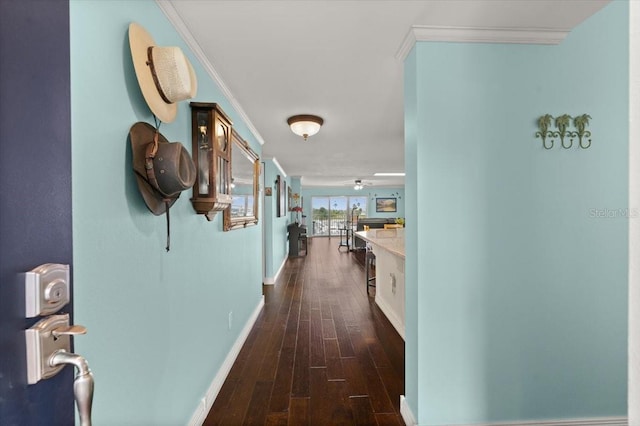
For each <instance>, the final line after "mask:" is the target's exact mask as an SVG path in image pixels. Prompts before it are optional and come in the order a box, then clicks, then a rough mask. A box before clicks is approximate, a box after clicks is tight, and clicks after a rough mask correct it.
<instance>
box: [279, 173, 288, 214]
mask: <svg viewBox="0 0 640 426" xmlns="http://www.w3.org/2000/svg"><path fill="white" fill-rule="evenodd" d="M276 190H277V191H278V193H277V197H278V203H277V205H276V207H277V208H276V217H283V216H285V215H286V212H287V181H286V180H284V179H283V178H282V176H280V175H278V176H277V177H276Z"/></svg>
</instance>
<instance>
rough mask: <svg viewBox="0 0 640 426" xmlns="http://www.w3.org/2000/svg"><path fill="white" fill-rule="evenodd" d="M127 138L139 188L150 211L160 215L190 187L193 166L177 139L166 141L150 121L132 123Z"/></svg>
mask: <svg viewBox="0 0 640 426" xmlns="http://www.w3.org/2000/svg"><path fill="white" fill-rule="evenodd" d="M129 137H130V139H131V150H132V153H133V170H134V171H135V174H136V180H137V181H138V190H139V191H140V194H142V198H144V202H145V203H146V205H147V207H148V208H149V210H151V212H152V213H153V214H155V215H156V216H159V215H161V214H163V213H165V212H166V211H167V209H168V208H169V207H171V206H172V205H173V204H174V203H175V202H176V200H177V199H178V197H179V196H180V192H182V191H184V190H185V189H189V188H191V187H192V186H193V184H194V182H195V180H196V168H195V166H194V164H193V161H192V160H191V155H189V153H188V152H187V150H186V149H185V147H184V146H183V145H182V144H181V143H180V142H169V141H167V139H166V138H165V137H164V136H163V135H162V133H160V132H158V131H156V129H155V128H154V127H153V126H151V125H150V124H147V123H143V122H138V123H136V124H134V125H133V126H132V127H131V130H129ZM156 141H157V142H156Z"/></svg>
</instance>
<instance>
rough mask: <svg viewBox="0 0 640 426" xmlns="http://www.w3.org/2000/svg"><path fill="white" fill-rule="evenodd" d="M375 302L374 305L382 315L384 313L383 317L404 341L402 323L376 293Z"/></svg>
mask: <svg viewBox="0 0 640 426" xmlns="http://www.w3.org/2000/svg"><path fill="white" fill-rule="evenodd" d="M375 301H376V305H378V307H379V308H380V310H381V311H382V313H384V315H385V316H386V317H387V319H388V320H389V322H390V323H391V325H392V326H393V328H395V329H396V331H397V332H398V334H399V335H400V337H402V340H404V323H403V322H402V320H401V319H400V318H398V316H397V315H396V313H395V312H394V311H393V309H391V307H390V306H389V305H388V304H387V303H386V302H385V301H384V299H382V298H381V297H378V294H377V293H376V298H375Z"/></svg>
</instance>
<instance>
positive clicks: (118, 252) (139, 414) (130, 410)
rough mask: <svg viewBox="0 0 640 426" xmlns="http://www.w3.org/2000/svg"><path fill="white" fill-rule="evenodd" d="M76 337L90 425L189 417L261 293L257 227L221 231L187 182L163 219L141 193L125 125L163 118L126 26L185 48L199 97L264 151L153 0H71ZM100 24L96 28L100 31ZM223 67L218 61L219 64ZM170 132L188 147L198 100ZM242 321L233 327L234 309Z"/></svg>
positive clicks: (167, 127)
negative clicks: (90, 379) (200, 210)
mask: <svg viewBox="0 0 640 426" xmlns="http://www.w3.org/2000/svg"><path fill="white" fill-rule="evenodd" d="M70 13H71V79H72V85H71V91H72V156H73V157H72V159H73V170H72V171H73V213H74V218H73V233H74V241H73V243H74V264H75V270H74V289H75V291H74V295H75V313H76V321H77V322H78V323H80V324H83V325H85V326H87V328H88V334H87V335H86V336H81V337H78V338H77V339H75V341H76V349H77V351H78V353H80V354H82V355H84V356H85V357H86V358H87V360H88V361H89V363H90V365H91V368H92V370H93V372H94V374H95V378H96V391H95V398H94V411H93V416H94V423H95V424H104V425H124V424H127V425H151V424H153V425H179V424H186V423H187V422H188V421H189V419H190V418H191V416H192V415H193V413H194V412H195V411H196V409H197V407H198V404H199V402H200V399H201V398H202V397H203V396H204V394H205V392H206V390H207V388H208V386H209V385H210V383H211V381H212V379H213V378H214V376H215V375H216V373H217V372H218V370H219V368H220V366H221V364H222V362H223V360H224V359H225V357H226V356H227V353H228V352H229V350H230V349H231V347H232V345H233V343H234V342H235V340H236V339H237V337H238V335H239V333H240V330H241V329H242V327H243V326H244V325H245V323H246V321H247V319H248V318H249V316H250V314H251V313H252V311H253V310H254V309H255V307H256V306H257V304H258V303H259V301H260V299H261V297H262V296H261V295H262V292H261V282H262V277H261V275H262V274H261V256H262V248H261V247H262V243H261V231H262V230H261V227H262V221H261V222H260V223H259V225H258V226H254V227H251V228H247V229H243V230H236V231H231V232H223V231H222V213H219V214H217V215H216V217H215V220H214V221H213V222H207V221H206V220H205V219H204V217H203V216H201V215H196V214H195V212H194V210H193V208H192V206H191V203H190V202H189V198H190V197H191V191H190V190H188V191H185V192H184V193H183V194H182V196H181V197H180V199H179V200H178V201H177V202H176V204H175V205H174V206H173V207H172V208H171V251H170V252H169V253H167V252H165V250H164V244H165V238H166V234H165V218H164V217H163V216H159V217H157V216H153V215H152V214H151V213H150V212H149V211H148V210H147V208H146V206H145V204H144V203H143V201H142V198H141V196H140V195H139V193H138V189H137V185H136V182H135V178H134V174H133V171H132V166H131V153H130V146H129V142H128V140H127V136H128V132H129V128H130V127H131V125H133V124H134V123H135V122H137V121H145V122H149V123H153V117H152V115H151V113H150V111H149V110H148V108H147V106H146V104H145V103H144V100H143V98H142V94H141V92H140V90H139V88H138V85H137V80H136V77H135V74H134V71H133V65H132V62H131V57H130V52H129V43H128V35H127V29H128V24H129V23H130V21H137V22H139V23H140V24H142V25H143V26H144V27H145V28H146V29H147V30H148V31H149V32H150V33H151V34H152V35H153V37H154V39H155V41H156V42H157V43H158V44H159V45H165V46H179V47H181V48H182V50H183V51H184V52H185V53H186V54H187V55H188V56H189V58H190V60H191V62H192V64H193V65H194V68H195V71H196V73H197V76H198V83H199V85H198V94H197V96H196V98H195V100H197V101H206V102H218V103H220V104H221V105H222V107H223V109H224V110H225V112H226V113H227V114H228V115H229V116H230V117H231V118H232V120H233V121H234V125H235V127H236V129H237V130H238V131H239V133H240V134H241V135H242V137H243V138H245V139H246V140H247V141H248V142H249V143H250V144H251V146H252V148H253V149H254V150H255V151H256V152H258V153H260V152H261V147H260V145H259V144H258V143H257V142H256V141H255V139H254V137H253V135H252V134H251V133H250V132H249V131H248V130H247V128H246V125H245V124H244V123H242V121H241V119H240V118H239V116H238V114H237V113H236V112H235V111H234V110H233V108H232V107H231V105H230V104H229V102H228V101H227V100H226V99H224V98H223V96H222V94H221V92H220V90H219V89H218V87H217V86H216V85H215V84H214V83H213V81H212V80H211V79H210V78H209V77H208V75H207V74H206V72H205V71H204V69H203V67H202V66H201V64H200V63H199V62H198V61H197V59H196V58H195V57H194V56H193V55H192V54H191V52H190V51H189V49H188V48H187V46H186V45H185V43H184V42H183V41H182V39H181V38H180V37H179V36H178V34H177V33H176V31H175V30H174V29H173V27H172V26H171V25H170V23H169V22H168V20H167V19H166V18H165V16H164V15H163V13H162V12H161V11H160V9H159V8H158V6H157V5H156V3H155V2H154V1H134V2H131V1H87V0H82V1H77V0H72V1H71V11H70ZM98 29H99V30H98ZM214 66H215V64H214ZM178 110H179V112H178V117H177V119H176V120H175V122H173V123H169V124H163V125H162V127H161V129H160V130H161V132H162V133H163V134H164V135H165V136H166V137H167V139H169V140H170V141H181V142H182V143H183V144H184V145H185V146H186V147H187V149H188V150H189V151H190V150H191V134H190V133H191V130H190V109H189V105H188V103H187V102H184V103H182V104H180V105H179V108H178ZM229 312H233V324H232V327H231V329H230V330H229V329H228V314H229Z"/></svg>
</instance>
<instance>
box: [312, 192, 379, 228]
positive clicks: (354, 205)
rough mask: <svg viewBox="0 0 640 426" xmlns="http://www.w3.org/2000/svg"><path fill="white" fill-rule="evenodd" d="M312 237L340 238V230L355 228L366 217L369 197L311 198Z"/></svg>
mask: <svg viewBox="0 0 640 426" xmlns="http://www.w3.org/2000/svg"><path fill="white" fill-rule="evenodd" d="M311 210H312V213H311V222H312V228H311V235H313V236H330V237H331V236H338V235H340V229H344V228H348V227H355V225H356V224H357V220H358V218H361V217H364V216H366V213H367V197H363V196H358V197H348V196H328V197H311Z"/></svg>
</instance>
